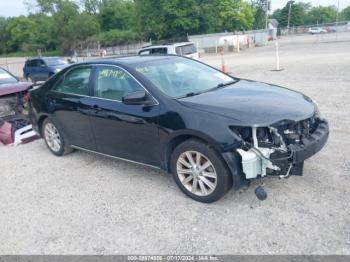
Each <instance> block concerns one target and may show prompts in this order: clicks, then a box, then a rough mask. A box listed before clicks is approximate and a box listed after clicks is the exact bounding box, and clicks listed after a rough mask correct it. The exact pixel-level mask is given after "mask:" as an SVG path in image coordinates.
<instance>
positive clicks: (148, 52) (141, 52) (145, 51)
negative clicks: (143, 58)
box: [139, 50, 151, 55]
mask: <svg viewBox="0 0 350 262" xmlns="http://www.w3.org/2000/svg"><path fill="white" fill-rule="evenodd" d="M150 53H151V51H150V50H143V51H140V52H139V55H149V54H150Z"/></svg>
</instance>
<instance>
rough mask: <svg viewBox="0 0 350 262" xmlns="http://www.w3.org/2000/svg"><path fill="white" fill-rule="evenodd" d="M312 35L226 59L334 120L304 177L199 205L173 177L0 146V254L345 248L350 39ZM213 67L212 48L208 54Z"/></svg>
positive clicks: (349, 244) (349, 210)
mask: <svg viewBox="0 0 350 262" xmlns="http://www.w3.org/2000/svg"><path fill="white" fill-rule="evenodd" d="M317 37H318V36H313V38H312V37H310V36H306V37H298V38H291V39H287V40H282V41H281V50H280V53H281V67H282V68H284V71H281V72H274V71H271V69H274V61H275V60H274V59H275V53H274V46H273V45H271V46H267V47H261V48H255V49H250V50H246V51H244V52H242V53H240V54H233V55H227V56H226V62H227V64H228V65H229V69H230V71H231V72H233V73H234V75H236V76H239V77H243V78H250V79H255V80H261V81H265V82H271V83H274V84H279V85H283V86H287V87H289V88H292V89H296V90H299V91H302V92H304V93H305V94H307V95H309V96H311V97H312V98H314V99H315V100H317V102H318V103H319V107H320V110H321V112H322V114H323V115H324V117H326V118H327V119H329V121H330V126H331V135H330V140H329V143H328V145H327V146H326V148H325V149H324V150H323V151H322V152H321V153H319V154H318V155H316V156H315V157H313V158H312V159H310V160H308V161H307V162H306V164H305V174H304V176H303V177H292V178H290V179H288V180H279V179H272V178H270V179H266V180H265V189H266V191H267V192H268V199H267V200H266V201H264V202H261V201H259V200H257V198H256V197H255V195H254V189H255V186H256V185H257V183H253V184H252V186H251V187H250V188H249V189H248V190H247V191H246V192H234V191H231V192H229V193H228V194H227V195H226V196H225V197H224V198H223V199H222V200H220V201H219V202H216V203H214V204H210V205H206V204H201V203H197V202H194V201H192V200H190V199H189V198H187V197H185V196H184V195H183V194H182V193H181V192H180V191H179V190H178V189H177V188H176V185H175V183H174V182H173V180H172V178H171V177H170V176H167V175H165V174H164V173H162V172H160V171H154V170H153V169H148V168H144V167H139V166H136V165H133V164H128V163H124V162H121V161H117V160H111V159H107V158H103V157H99V156H95V155H91V154H88V153H84V152H75V153H73V154H71V155H68V156H66V157H63V158H57V157H54V156H53V155H51V154H50V153H49V152H48V150H47V149H46V147H45V145H44V143H43V141H42V140H39V141H36V142H33V143H31V144H28V145H22V146H18V147H0V167H1V171H0V181H1V183H0V199H1V201H0V253H1V254H18V253H20V254H39V253H40V254H130V253H142V254H155V253H156V254H159V253H161V254H168V253H176V254H193V253H195V254H349V255H350V190H349V183H350V157H349V156H350V139H349V137H350V131H349V126H350V117H349V112H350V103H349V101H350V42H348V41H342V42H338V43H332V42H329V41H319V39H318V38H317ZM203 60H204V61H205V62H207V63H209V64H212V65H215V66H219V65H220V58H219V57H218V56H216V55H212V56H209V55H207V56H204V57H203Z"/></svg>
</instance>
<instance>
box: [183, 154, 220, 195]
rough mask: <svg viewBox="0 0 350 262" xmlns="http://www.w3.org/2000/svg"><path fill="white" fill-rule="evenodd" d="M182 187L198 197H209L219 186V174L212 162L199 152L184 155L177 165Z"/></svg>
mask: <svg viewBox="0 0 350 262" xmlns="http://www.w3.org/2000/svg"><path fill="white" fill-rule="evenodd" d="M176 169H177V170H176V171H177V175H178V177H179V179H180V181H181V183H182V185H183V186H184V187H185V188H186V190H188V191H189V192H191V193H192V194H195V195H197V196H208V195H210V194H211V193H213V191H214V190H215V188H216V186H217V173H216V171H215V167H214V165H213V164H212V163H211V161H210V160H209V159H208V158H207V157H206V156H205V155H203V154H202V153H199V152H197V151H186V152H184V153H182V154H181V155H180V156H179V158H178V160H177V163H176Z"/></svg>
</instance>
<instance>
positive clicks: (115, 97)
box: [31, 56, 329, 203]
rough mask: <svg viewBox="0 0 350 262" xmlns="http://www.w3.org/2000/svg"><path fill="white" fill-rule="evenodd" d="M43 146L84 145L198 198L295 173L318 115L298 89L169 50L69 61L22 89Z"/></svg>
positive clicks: (62, 149)
mask: <svg viewBox="0 0 350 262" xmlns="http://www.w3.org/2000/svg"><path fill="white" fill-rule="evenodd" d="M31 119H32V122H33V125H34V128H35V129H36V130H37V132H38V133H39V134H40V135H41V136H42V137H43V138H44V140H45V142H46V144H47V146H48V149H49V150H50V151H51V152H52V153H53V154H55V155H57V156H62V155H64V154H66V153H69V152H71V151H72V150H73V149H78V150H86V151H88V152H94V153H98V154H102V155H105V156H111V157H114V158H118V159H122V160H127V161H130V162H133V163H139V164H143V165H147V166H151V167H155V168H160V169H163V170H165V171H167V172H169V173H172V175H173V177H174V180H175V182H176V184H177V185H178V187H179V188H180V189H181V190H182V191H183V192H184V193H185V194H186V195H187V196H189V197H191V198H192V199H194V200H197V201H201V202H206V203H209V202H214V201H216V200H218V199H220V198H221V197H222V196H223V195H224V194H225V193H226V192H227V191H228V190H230V189H231V188H234V189H236V190H237V189H239V188H241V187H244V186H247V185H248V184H249V181H251V180H252V179H257V178H263V177H266V176H276V177H279V178H287V177H289V176H292V175H302V173H303V164H304V161H305V160H306V159H308V158H309V157H311V156H312V155H314V154H315V153H317V152H318V151H320V150H321V149H322V148H323V146H324V145H325V144H326V142H327V139H328V134H329V129H328V124H327V121H326V120H324V119H323V118H321V116H320V113H319V111H318V108H317V105H316V104H315V103H314V102H313V101H312V100H311V99H310V98H308V97H307V96H305V95H303V94H301V93H299V92H296V91H293V90H289V89H286V88H282V87H279V86H275V85H270V84H266V83H260V82H255V81H249V80H244V79H238V78H234V77H231V76H229V75H227V74H224V73H222V72H220V71H218V70H217V69H215V68H212V67H210V66H208V65H206V64H203V63H201V62H198V61H194V60H191V59H187V58H183V57H178V56H135V57H123V58H115V59H104V60H95V61H90V62H85V63H81V64H75V65H73V66H70V67H68V68H66V69H64V70H62V71H61V72H59V73H58V74H56V75H55V76H53V77H52V78H51V79H50V80H49V81H47V82H46V83H45V84H44V85H42V86H41V87H40V88H38V89H35V90H33V91H31Z"/></svg>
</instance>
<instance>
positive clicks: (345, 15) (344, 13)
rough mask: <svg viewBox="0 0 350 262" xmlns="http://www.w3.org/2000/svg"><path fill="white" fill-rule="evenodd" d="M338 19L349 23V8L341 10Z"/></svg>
mask: <svg viewBox="0 0 350 262" xmlns="http://www.w3.org/2000/svg"><path fill="white" fill-rule="evenodd" d="M340 19H341V20H344V21H350V6H348V7H347V8H345V9H343V11H341V13H340Z"/></svg>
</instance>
